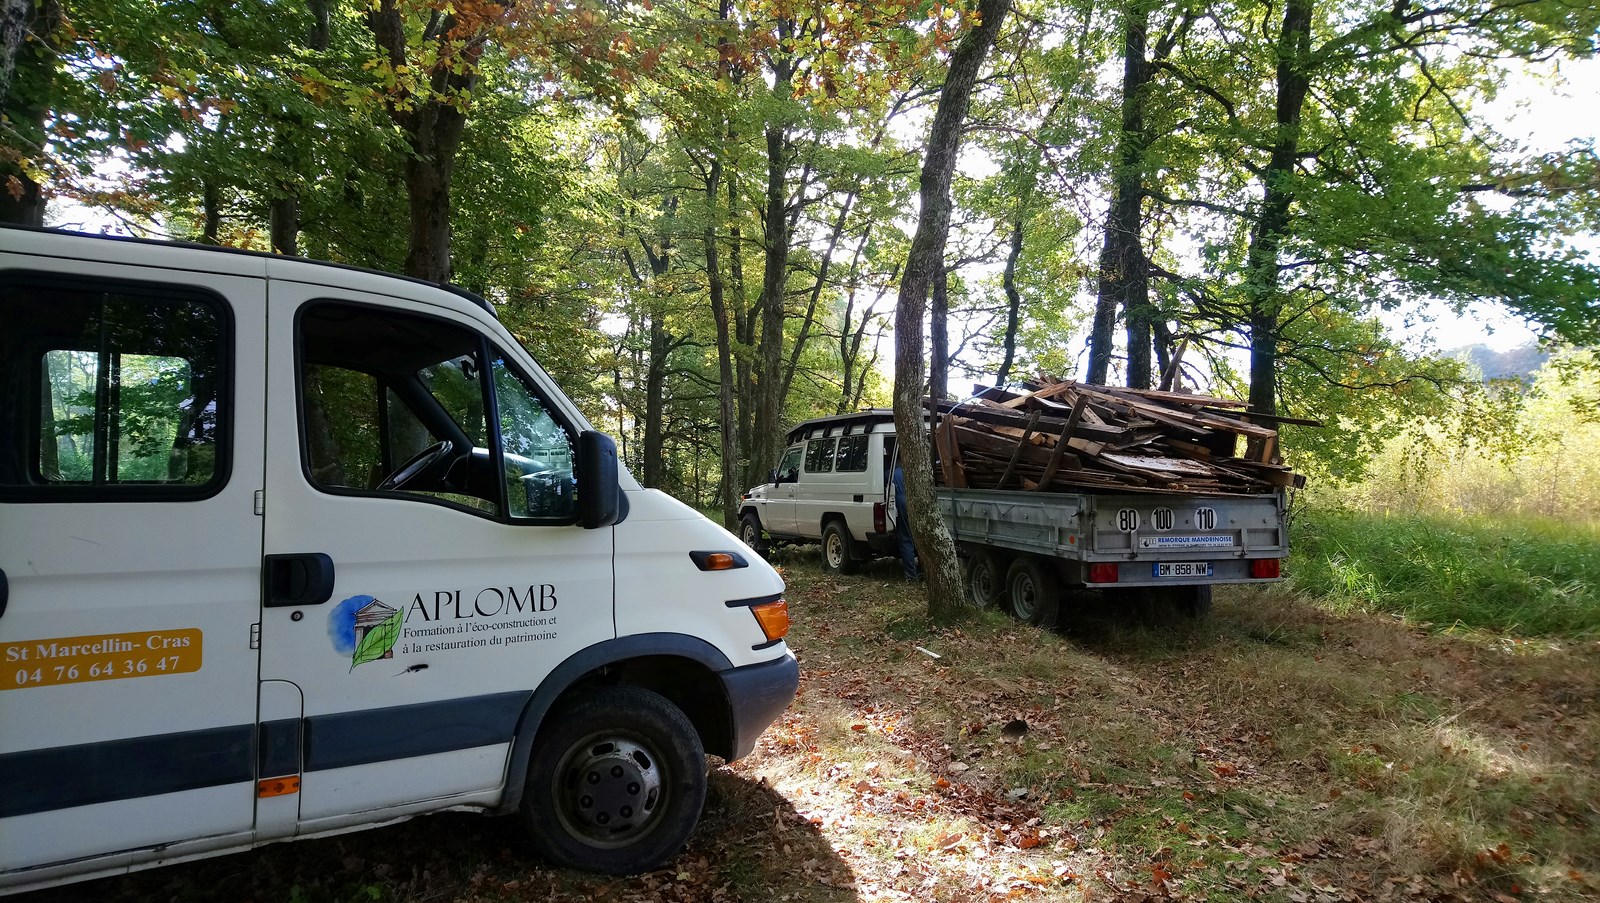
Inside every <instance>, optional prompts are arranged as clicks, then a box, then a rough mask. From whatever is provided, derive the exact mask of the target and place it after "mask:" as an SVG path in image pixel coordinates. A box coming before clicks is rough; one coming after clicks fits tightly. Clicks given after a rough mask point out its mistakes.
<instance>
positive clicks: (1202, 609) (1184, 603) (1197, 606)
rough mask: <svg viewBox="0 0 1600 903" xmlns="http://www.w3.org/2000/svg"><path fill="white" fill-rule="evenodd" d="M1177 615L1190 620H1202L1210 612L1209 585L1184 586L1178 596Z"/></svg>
mask: <svg viewBox="0 0 1600 903" xmlns="http://www.w3.org/2000/svg"><path fill="white" fill-rule="evenodd" d="M1176 607H1177V610H1178V615H1179V616H1180V617H1183V618H1186V619H1188V620H1190V621H1204V620H1205V619H1206V617H1207V616H1208V615H1210V614H1211V587H1210V586H1209V585H1207V586H1190V587H1185V588H1184V590H1183V594H1182V595H1180V596H1179V597H1178V604H1177V606H1176Z"/></svg>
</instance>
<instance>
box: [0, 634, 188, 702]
mask: <svg viewBox="0 0 1600 903" xmlns="http://www.w3.org/2000/svg"><path fill="white" fill-rule="evenodd" d="M200 657H201V655H200V631H199V630H196V629H194V628H185V629H181V630H153V631H147V632H143V633H107V634H101V635H99V636H72V637H59V638H57V639H50V640H28V641H25V642H21V643H4V644H0V690H18V689H23V688H25V687H49V686H54V685H56V684H75V683H86V682H88V681H94V680H124V679H126V678H132V677H159V676H161V675H163V674H184V673H187V672H191V671H199V670H200Z"/></svg>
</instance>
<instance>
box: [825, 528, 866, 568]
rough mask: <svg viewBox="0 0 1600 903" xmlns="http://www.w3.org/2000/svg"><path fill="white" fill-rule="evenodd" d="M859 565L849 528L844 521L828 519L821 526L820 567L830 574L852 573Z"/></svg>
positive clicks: (859, 561)
mask: <svg viewBox="0 0 1600 903" xmlns="http://www.w3.org/2000/svg"><path fill="white" fill-rule="evenodd" d="M860 567H861V559H859V558H857V557H856V547H855V543H854V541H852V540H851V539H850V529H849V528H848V527H846V526H845V525H844V521H839V520H830V521H828V525H827V526H826V527H823V528H822V569H823V570H824V571H827V572H828V573H830V574H854V573H855V572H856V570H857V569H859V568H860Z"/></svg>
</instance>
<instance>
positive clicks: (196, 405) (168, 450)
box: [0, 273, 231, 500]
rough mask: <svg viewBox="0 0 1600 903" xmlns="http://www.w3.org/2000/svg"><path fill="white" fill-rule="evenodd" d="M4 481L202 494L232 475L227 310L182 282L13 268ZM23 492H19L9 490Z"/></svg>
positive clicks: (145, 494)
mask: <svg viewBox="0 0 1600 903" xmlns="http://www.w3.org/2000/svg"><path fill="white" fill-rule="evenodd" d="M5 282H6V284H5V287H4V288H0V322H4V323H5V324H6V328H5V329H4V330H0V368H3V372H4V379H5V385H6V387H7V390H6V392H5V393H4V396H3V397H4V401H3V402H0V404H3V422H4V423H5V424H7V425H8V427H7V429H6V432H8V433H10V434H11V437H12V438H11V439H10V440H8V441H6V442H4V443H3V447H0V487H15V488H18V489H21V490H22V492H21V496H22V497H31V498H36V499H39V500H49V499H51V498H67V497H80V496H81V495H85V494H86V495H88V496H90V497H94V498H97V499H106V500H116V499H140V498H171V499H179V498H189V499H193V498H203V497H206V496H209V495H211V494H213V493H215V492H216V491H217V490H218V489H220V488H221V486H222V484H223V483H224V482H225V481H226V478H227V457H226V454H225V439H226V436H227V425H228V423H227V418H228V415H229V410H228V405H229V399H228V391H227V390H228V386H229V384H228V379H227V370H226V348H227V342H228V341H229V339H230V327H231V323H230V321H229V319H228V316H227V309H226V307H225V305H224V304H223V302H222V301H221V300H220V299H219V298H217V297H215V296H213V295H211V294H210V293H207V292H202V291H197V290H195V289H193V288H190V287H186V286H163V285H155V284H145V283H126V284H124V283H115V282H110V281H101V280H71V281H63V280H62V279H61V277H60V276H59V275H51V276H48V277H31V276H30V275H29V274H17V273H10V274H7V277H6V280H5ZM7 494H8V495H18V493H7Z"/></svg>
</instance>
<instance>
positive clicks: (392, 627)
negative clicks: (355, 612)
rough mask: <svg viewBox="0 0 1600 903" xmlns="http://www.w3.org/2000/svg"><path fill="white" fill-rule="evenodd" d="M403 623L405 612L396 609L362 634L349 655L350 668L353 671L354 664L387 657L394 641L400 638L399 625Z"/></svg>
mask: <svg viewBox="0 0 1600 903" xmlns="http://www.w3.org/2000/svg"><path fill="white" fill-rule="evenodd" d="M403 623H405V613H404V612H400V611H396V612H395V613H394V614H391V615H389V616H388V617H387V618H384V619H383V620H382V621H381V622H379V623H378V624H376V625H374V626H373V627H372V628H370V629H369V630H367V631H366V633H364V634H362V636H361V640H360V641H359V642H357V643H356V651H355V653H354V654H353V655H351V656H350V670H351V671H354V670H355V669H356V665H364V664H366V663H367V662H375V661H377V660H378V659H381V658H385V657H387V656H388V655H389V650H391V649H393V648H394V644H395V641H396V640H398V639H400V625H401V624H403Z"/></svg>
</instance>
